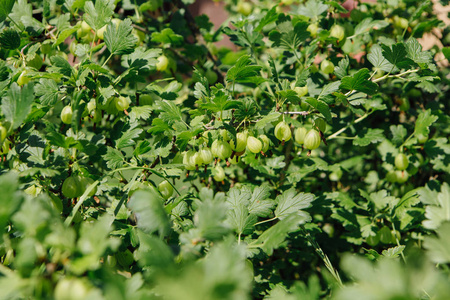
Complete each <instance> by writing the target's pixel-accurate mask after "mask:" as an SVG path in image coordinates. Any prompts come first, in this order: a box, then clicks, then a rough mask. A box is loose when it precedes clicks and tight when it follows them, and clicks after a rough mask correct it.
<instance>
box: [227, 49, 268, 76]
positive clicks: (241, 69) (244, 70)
mask: <svg viewBox="0 0 450 300" xmlns="http://www.w3.org/2000/svg"><path fill="white" fill-rule="evenodd" d="M251 63H252V61H251V60H250V56H249V55H243V56H241V57H240V58H239V59H238V61H237V62H236V64H235V65H234V66H233V67H231V68H230V69H229V70H228V72H227V76H226V81H227V82H243V81H246V80H248V79H249V78H251V77H257V75H258V71H259V70H261V67H260V66H255V65H250V64H251Z"/></svg>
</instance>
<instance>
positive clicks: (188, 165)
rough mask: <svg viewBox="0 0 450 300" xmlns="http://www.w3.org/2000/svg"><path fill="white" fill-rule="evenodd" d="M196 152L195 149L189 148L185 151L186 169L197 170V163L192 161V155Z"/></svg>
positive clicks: (184, 162)
mask: <svg viewBox="0 0 450 300" xmlns="http://www.w3.org/2000/svg"><path fill="white" fill-rule="evenodd" d="M195 154H196V152H195V151H194V150H189V151H187V152H185V153H184V156H183V164H184V167H185V168H186V170H188V171H192V170H195V164H193V162H192V157H193V156H194V155H195Z"/></svg>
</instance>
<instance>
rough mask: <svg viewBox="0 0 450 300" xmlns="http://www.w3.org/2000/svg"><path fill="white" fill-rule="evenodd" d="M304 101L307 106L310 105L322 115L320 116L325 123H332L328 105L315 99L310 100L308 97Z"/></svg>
mask: <svg viewBox="0 0 450 300" xmlns="http://www.w3.org/2000/svg"><path fill="white" fill-rule="evenodd" d="M305 101H306V102H307V103H308V104H309V105H311V106H312V107H314V108H315V109H317V110H318V111H319V112H320V113H321V114H322V116H323V117H324V118H325V119H326V120H327V122H329V123H331V122H332V120H331V112H330V107H329V106H328V104H326V103H325V102H323V101H322V100H317V99H315V98H311V97H308V98H307V99H306V100H305Z"/></svg>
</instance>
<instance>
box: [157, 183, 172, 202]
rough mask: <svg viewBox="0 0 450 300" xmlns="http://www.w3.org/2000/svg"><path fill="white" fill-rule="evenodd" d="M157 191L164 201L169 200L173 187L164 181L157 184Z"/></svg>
mask: <svg viewBox="0 0 450 300" xmlns="http://www.w3.org/2000/svg"><path fill="white" fill-rule="evenodd" d="M158 190H159V192H160V193H161V195H162V196H163V197H164V199H166V200H167V199H169V198H170V197H171V196H172V194H173V187H172V185H171V184H170V183H169V182H168V181H167V180H164V181H162V182H161V183H160V184H158Z"/></svg>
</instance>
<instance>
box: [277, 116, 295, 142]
mask: <svg viewBox="0 0 450 300" xmlns="http://www.w3.org/2000/svg"><path fill="white" fill-rule="evenodd" d="M291 136H292V133H291V128H290V127H289V125H288V123H286V122H284V121H281V122H280V123H278V124H277V126H275V137H276V138H277V139H279V140H280V141H284V142H287V141H289V140H290V139H291Z"/></svg>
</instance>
